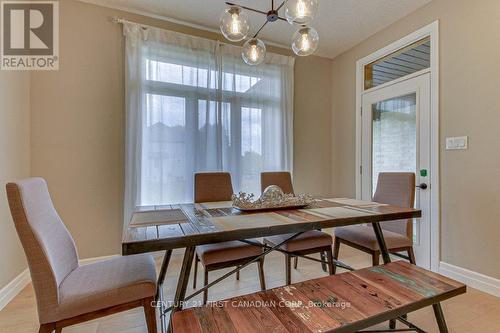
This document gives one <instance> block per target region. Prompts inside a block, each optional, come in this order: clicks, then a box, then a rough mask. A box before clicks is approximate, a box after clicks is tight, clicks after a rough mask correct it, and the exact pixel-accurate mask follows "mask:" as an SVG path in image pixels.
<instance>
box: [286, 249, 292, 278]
mask: <svg viewBox="0 0 500 333" xmlns="http://www.w3.org/2000/svg"><path fill="white" fill-rule="evenodd" d="M291 264H292V257H291V256H290V255H289V254H285V273H286V274H285V276H286V285H289V284H291V283H292V267H291V266H292V265H291Z"/></svg>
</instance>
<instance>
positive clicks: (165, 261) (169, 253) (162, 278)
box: [155, 250, 172, 301]
mask: <svg viewBox="0 0 500 333" xmlns="http://www.w3.org/2000/svg"><path fill="white" fill-rule="evenodd" d="M171 257H172V250H166V251H165V255H164V256H163V262H162V264H161V268H160V275H158V283H157V284H156V298H155V300H156V301H158V299H159V296H160V290H161V288H162V286H163V281H165V275H166V274H167V268H168V265H169V263H170V258H171Z"/></svg>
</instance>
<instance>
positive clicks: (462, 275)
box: [439, 261, 500, 297]
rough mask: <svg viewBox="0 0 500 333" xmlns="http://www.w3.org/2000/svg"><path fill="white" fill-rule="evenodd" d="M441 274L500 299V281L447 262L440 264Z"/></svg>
mask: <svg viewBox="0 0 500 333" xmlns="http://www.w3.org/2000/svg"><path fill="white" fill-rule="evenodd" d="M439 273H440V274H443V275H444V276H447V277H449V278H452V279H455V280H457V281H460V282H462V283H465V284H466V285H467V286H469V287H472V288H474V289H478V290H481V291H483V292H485V293H488V294H491V295H493V296H496V297H500V280H499V279H496V278H493V277H491V276H487V275H484V274H481V273H477V272H474V271H471V270H468V269H466V268H462V267H458V266H454V265H451V264H448V263H446V262H442V261H441V262H440V263H439Z"/></svg>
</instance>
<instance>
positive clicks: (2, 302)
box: [0, 254, 119, 310]
mask: <svg viewBox="0 0 500 333" xmlns="http://www.w3.org/2000/svg"><path fill="white" fill-rule="evenodd" d="M118 256H119V255H118V254H114V255H110V256H103V257H96V258H86V259H81V260H78V263H79V264H81V265H85V264H90V263H93V262H97V261H101V260H106V259H111V258H114V257H118ZM30 282H31V276H30V272H29V269H28V268H26V269H25V270H24V271H23V272H22V273H21V274H19V275H18V276H16V277H15V278H14V280H12V281H10V282H9V283H8V284H7V285H6V286H5V287H3V288H2V289H0V310H2V309H3V308H4V307H5V306H6V305H7V304H9V302H10V301H12V299H14V297H16V296H17V295H18V294H19V293H20V292H21V291H22V290H23V289H24V287H26V286H27V285H28V283H30Z"/></svg>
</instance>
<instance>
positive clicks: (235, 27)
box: [231, 13, 240, 34]
mask: <svg viewBox="0 0 500 333" xmlns="http://www.w3.org/2000/svg"><path fill="white" fill-rule="evenodd" d="M231 18H232V20H231V33H232V34H239V33H240V20H239V16H238V14H236V13H234V14H233V15H232V16H231Z"/></svg>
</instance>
